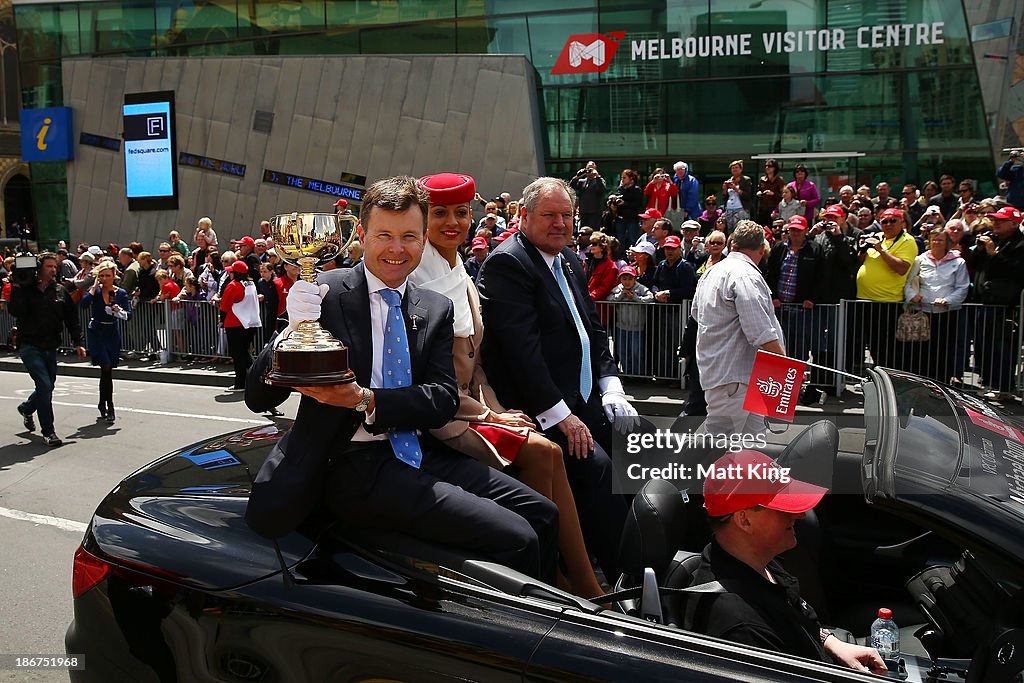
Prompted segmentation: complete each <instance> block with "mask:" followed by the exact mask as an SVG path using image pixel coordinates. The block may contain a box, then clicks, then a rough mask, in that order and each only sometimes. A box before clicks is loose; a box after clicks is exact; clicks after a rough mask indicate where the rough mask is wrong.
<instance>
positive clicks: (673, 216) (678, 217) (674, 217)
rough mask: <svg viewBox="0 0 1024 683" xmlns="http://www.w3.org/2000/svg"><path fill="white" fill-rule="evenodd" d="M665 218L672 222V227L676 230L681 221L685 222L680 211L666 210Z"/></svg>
mask: <svg viewBox="0 0 1024 683" xmlns="http://www.w3.org/2000/svg"><path fill="white" fill-rule="evenodd" d="M665 218H667V219H668V220H670V221H672V225H673V226H674V227H676V228H678V227H679V226H680V225H682V224H683V221H684V220H686V219H685V218H683V210H682V209H668V210H667V211H665Z"/></svg>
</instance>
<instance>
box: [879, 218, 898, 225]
mask: <svg viewBox="0 0 1024 683" xmlns="http://www.w3.org/2000/svg"><path fill="white" fill-rule="evenodd" d="M899 222H900V219H899V218H886V219H885V220H884V221H882V225H892V224H893V223H899Z"/></svg>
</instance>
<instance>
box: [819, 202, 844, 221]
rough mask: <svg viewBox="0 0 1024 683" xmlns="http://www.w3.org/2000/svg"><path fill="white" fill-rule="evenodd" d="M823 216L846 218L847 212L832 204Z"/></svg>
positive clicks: (827, 207) (826, 208)
mask: <svg viewBox="0 0 1024 683" xmlns="http://www.w3.org/2000/svg"><path fill="white" fill-rule="evenodd" d="M821 215H822V216H828V217H829V218H840V219H841V218H846V210H845V209H843V207H841V206H839V205H838V204H831V205H829V206H826V207H825V210H824V211H823V212H822V214H821Z"/></svg>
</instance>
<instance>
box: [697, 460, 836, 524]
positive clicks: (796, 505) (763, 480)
mask: <svg viewBox="0 0 1024 683" xmlns="http://www.w3.org/2000/svg"><path fill="white" fill-rule="evenodd" d="M713 468H714V471H715V472H716V473H718V474H720V475H721V476H719V477H716V478H712V477H708V478H707V479H706V480H704V509H706V510H707V511H708V514H709V515H710V516H712V517H723V516H725V515H728V514H731V513H733V512H736V511H738V510H746V509H747V508H752V507H756V506H758V505H760V506H761V507H763V508H768V509H769V510H778V511H779V512H789V513H793V514H797V513H801V512H807V511H808V510H810V509H811V508H813V507H814V506H815V505H817V504H818V503H819V502H820V501H821V499H822V497H823V496H824V495H825V494H826V493H827V492H828V489H826V488H822V487H821V486H815V485H814V484H809V483H807V482H805V481H799V480H797V479H793V478H792V477H789V478H788V479H787V477H786V476H783V475H784V470H783V469H781V468H779V466H778V465H777V464H776V463H775V461H774V460H772V459H771V458H769V457H768V456H767V455H765V454H764V453H761V452H759V451H749V450H742V451H736V452H735V453H726V454H725V455H723V456H722V457H721V458H719V459H718V460H716V461H715V464H714V465H713ZM780 479H782V480H783V481H780Z"/></svg>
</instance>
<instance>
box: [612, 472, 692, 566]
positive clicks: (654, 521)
mask: <svg viewBox="0 0 1024 683" xmlns="http://www.w3.org/2000/svg"><path fill="white" fill-rule="evenodd" d="M685 530H686V505H684V504H683V498H682V495H681V494H680V492H679V490H678V489H677V488H676V487H675V486H673V485H672V484H670V483H668V482H667V481H665V480H663V479H653V480H651V481H649V482H647V483H646V484H644V486H643V488H641V489H640V492H639V493H637V494H636V496H635V497H634V498H633V504H632V505H631V506H630V510H629V515H627V517H626V524H625V525H624V527H623V529H622V540H621V542H620V544H619V565H620V566H621V567H622V571H623V573H625V574H628V575H631V576H642V575H643V572H644V567H650V568H651V569H653V570H654V573H655V574H656V575H657V577H658V579H659V580H660V579H662V578H663V577H664V575H665V572H666V570H667V569H668V567H669V563H670V562H671V561H672V558H673V557H674V556H675V554H676V551H677V550H679V548H681V547H682V538H683V534H684V532H685Z"/></svg>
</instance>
